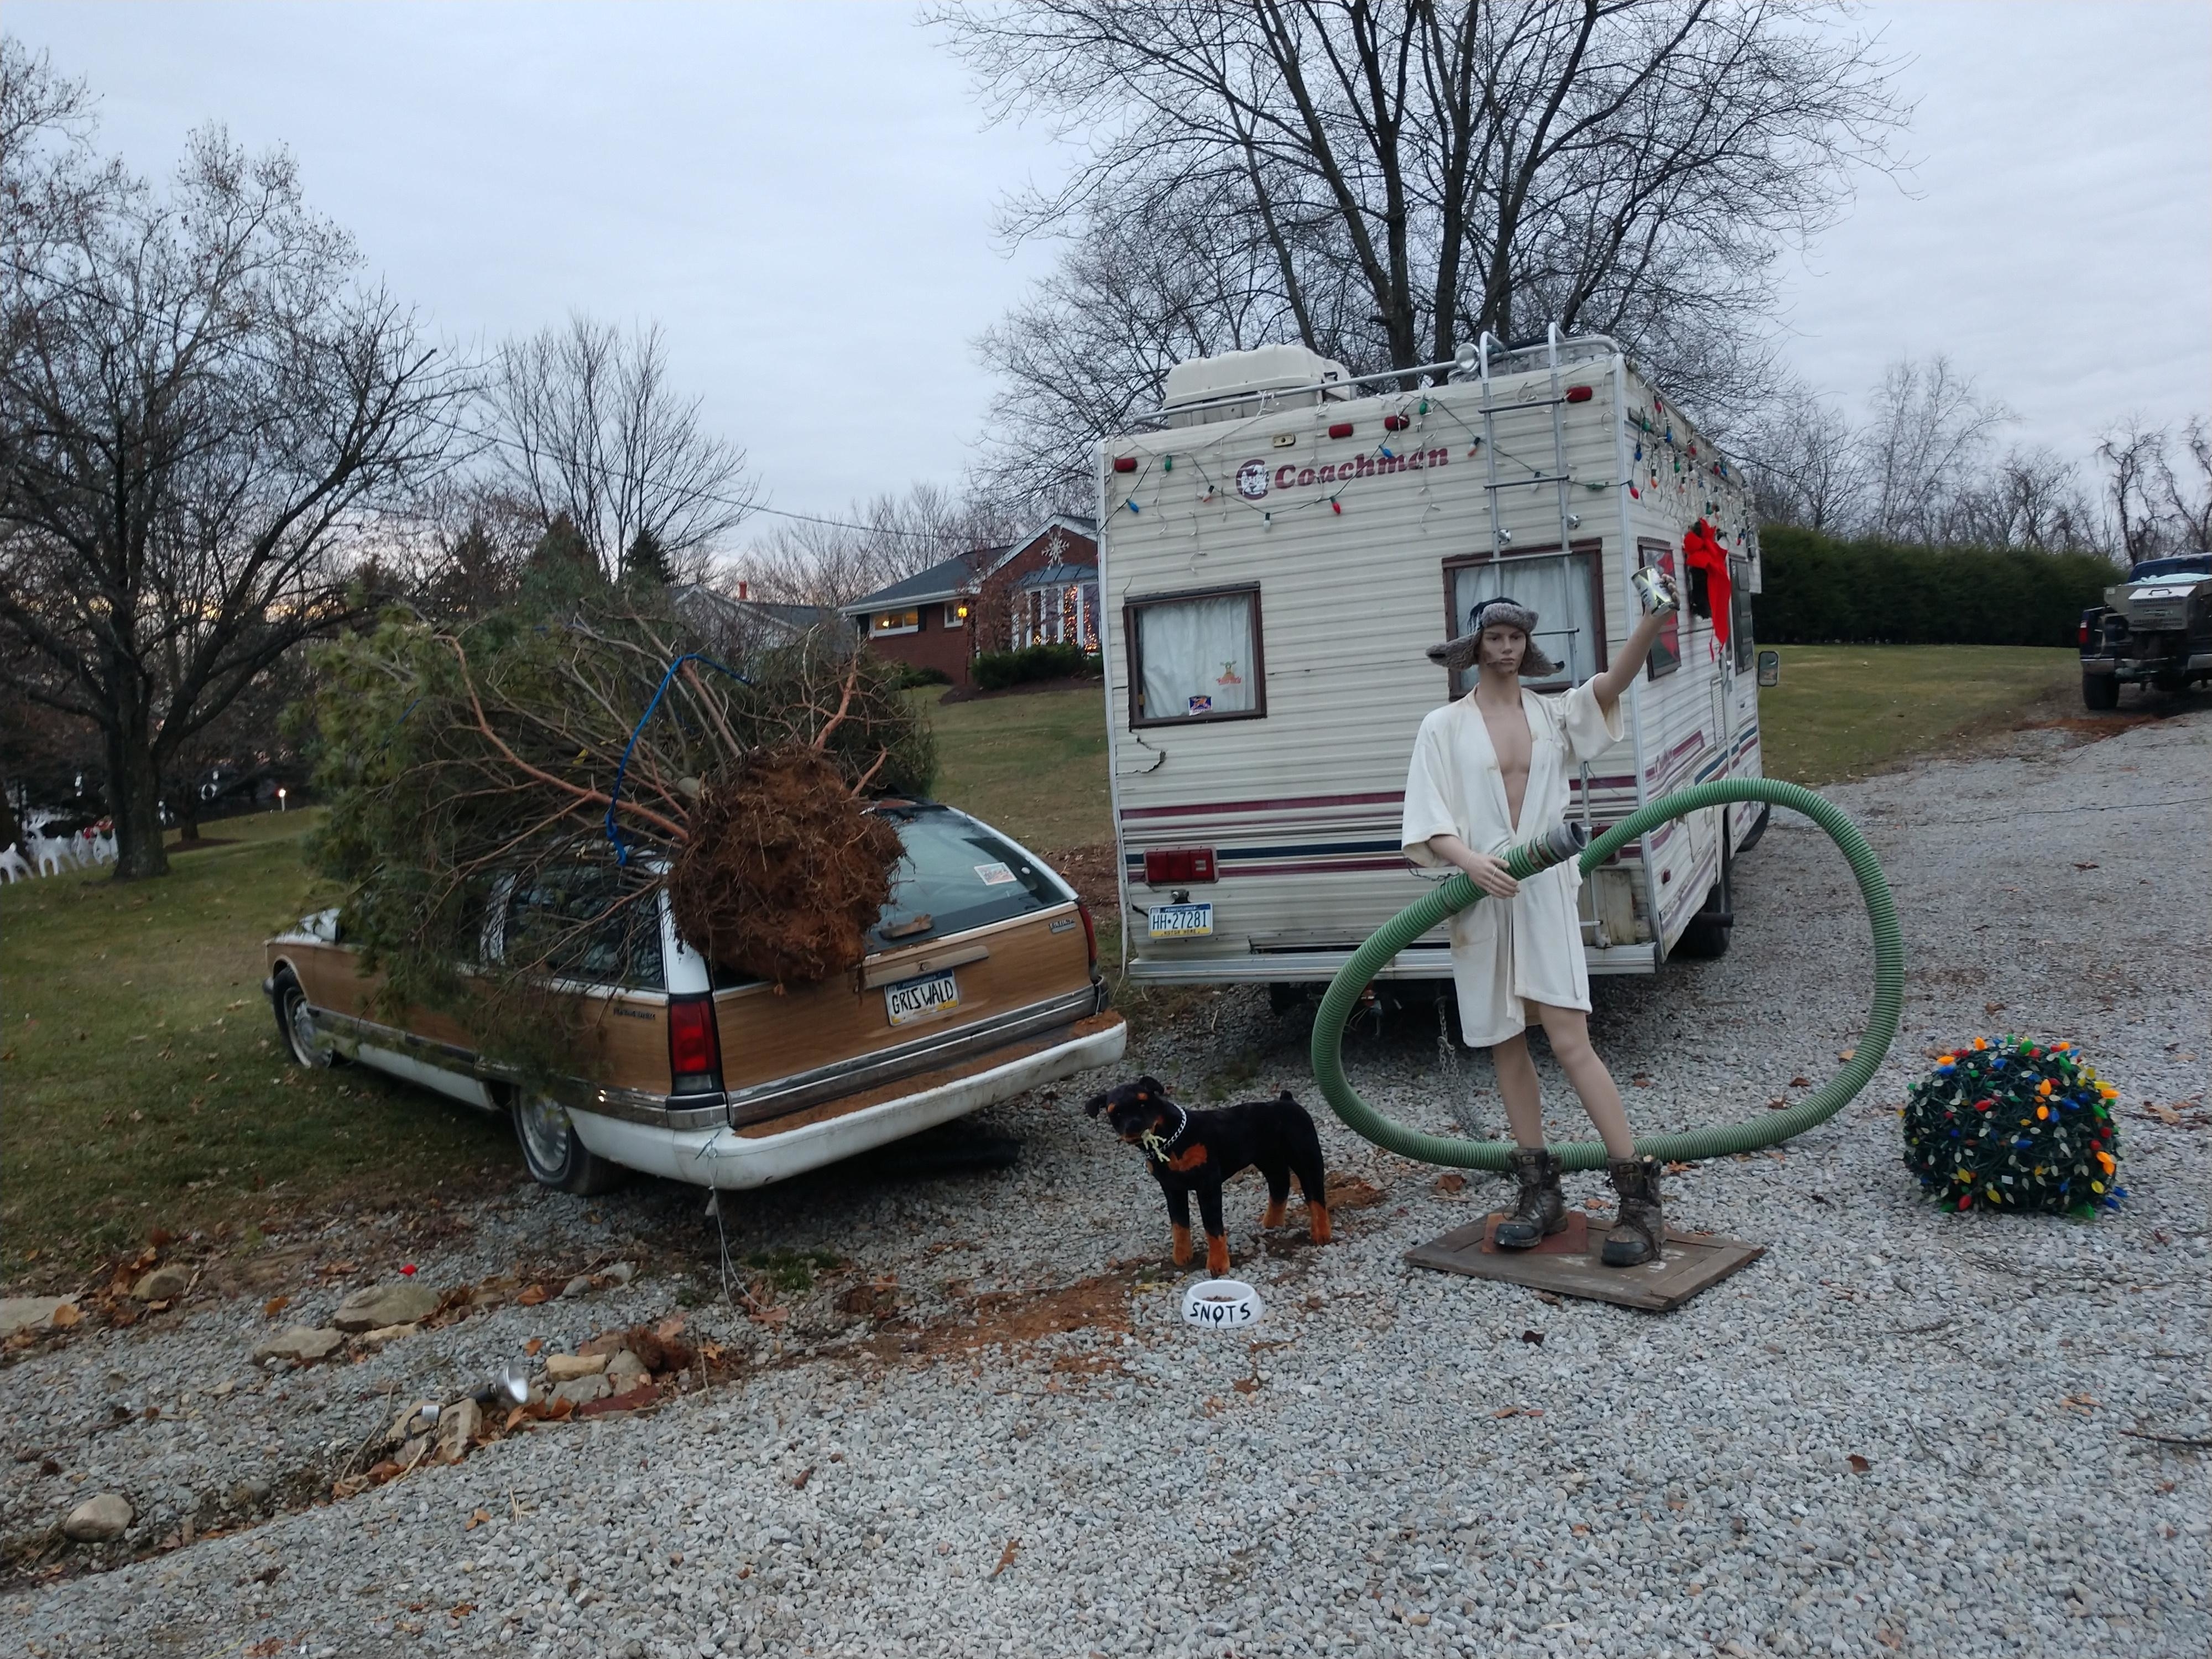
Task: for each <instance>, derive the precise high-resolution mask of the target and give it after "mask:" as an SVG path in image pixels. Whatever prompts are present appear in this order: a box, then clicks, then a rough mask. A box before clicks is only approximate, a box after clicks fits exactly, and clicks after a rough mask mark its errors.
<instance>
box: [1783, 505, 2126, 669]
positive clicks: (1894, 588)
mask: <svg viewBox="0 0 2212 1659" xmlns="http://www.w3.org/2000/svg"><path fill="white" fill-rule="evenodd" d="M1759 544H1760V550H1761V555H1762V557H1763V559H1764V561H1765V583H1764V590H1763V591H1762V592H1760V594H1759V598H1758V599H1756V600H1755V601H1754V602H1753V616H1754V617H1755V618H1756V623H1757V633H1758V636H1759V641H1760V642H1761V643H1762V644H1767V645H1819V644H1823V643H1826V642H1829V641H1849V642H1851V643H1854V644H1857V643H1867V642H1876V641H1879V642H1883V643H1887V644H1892V645H2071V644H2073V643H2074V640H2075V624H2076V623H2078V622H2080V620H2081V612H2082V611H2086V610H2087V609H2088V608H2089V607H2090V606H2092V605H2101V604H2103V603H2104V594H2105V589H2106V586H2109V585H2110V584H2112V583H2113V582H2116V581H2118V580H2119V579H2120V572H2119V569H2118V567H2117V566H2115V565H2113V564H2112V563H2111V562H2109V561H2107V560H2105V559H2103V558H2100V557H2099V556H2097V555H2095V554H2093V553H2028V552H2022V551H2019V550H2014V549H2005V548H1942V547H1908V546H1901V545H1899V544H1896V543H1893V542H1882V541H1870V540H1869V541H1848V542H1847V541H1840V540H1838V539H1837V538H1834V537H1832V536H1824V535H1822V534H1820V532H1817V531H1811V530H1796V529H1790V528H1786V527H1784V526H1774V527H1771V528H1770V529H1766V530H1763V531H1761V532H1759Z"/></svg>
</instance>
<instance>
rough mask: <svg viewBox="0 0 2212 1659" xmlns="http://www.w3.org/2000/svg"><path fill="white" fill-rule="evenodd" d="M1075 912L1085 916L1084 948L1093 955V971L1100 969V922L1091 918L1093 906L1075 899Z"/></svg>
mask: <svg viewBox="0 0 2212 1659" xmlns="http://www.w3.org/2000/svg"><path fill="white" fill-rule="evenodd" d="M1075 914H1076V915H1079V916H1081V917H1082V918H1083V948H1084V949H1085V951H1088V952H1089V953H1090V956H1091V972H1092V973H1094V974H1095V973H1097V971H1098V924H1097V922H1095V921H1092V920H1091V907H1090V906H1089V905H1087V904H1085V902H1083V901H1082V900H1081V899H1078V900H1076V901H1075Z"/></svg>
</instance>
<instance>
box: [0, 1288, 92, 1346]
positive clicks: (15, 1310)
mask: <svg viewBox="0 0 2212 1659" xmlns="http://www.w3.org/2000/svg"><path fill="white" fill-rule="evenodd" d="M59 1308H69V1309H71V1310H74V1309H75V1308H76V1297H73V1296H11V1297H5V1298H0V1340H4V1339H6V1338H8V1337H11V1336H13V1335H15V1333H16V1332H18V1331H34V1330H38V1329H40V1328H43V1327H45V1326H47V1325H50V1324H52V1322H53V1318H54V1312H55V1310H57V1309H59Z"/></svg>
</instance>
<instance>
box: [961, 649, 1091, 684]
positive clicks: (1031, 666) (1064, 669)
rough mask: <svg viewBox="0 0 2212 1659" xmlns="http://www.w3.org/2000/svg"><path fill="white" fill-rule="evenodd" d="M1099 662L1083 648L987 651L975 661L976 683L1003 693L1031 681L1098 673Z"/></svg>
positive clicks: (1070, 677) (1062, 678)
mask: <svg viewBox="0 0 2212 1659" xmlns="http://www.w3.org/2000/svg"><path fill="white" fill-rule="evenodd" d="M1097 671H1098V659H1097V658H1096V657H1092V656H1091V655H1088V654H1087V653H1085V651H1084V649H1083V647H1081V646H1079V645H1032V646H1030V647H1027V648H1026V649H1024V650H1021V651H986V652H984V653H982V654H981V656H979V657H977V658H976V659H975V666H974V673H975V684H977V685H979V686H981V688H982V689H983V690H986V691H1003V690H1006V688H1007V687H1008V686H1010V685H1021V684H1025V683H1027V682H1028V681H1030V680H1065V679H1073V678H1075V677H1076V676H1078V675H1079V674H1096V673H1097Z"/></svg>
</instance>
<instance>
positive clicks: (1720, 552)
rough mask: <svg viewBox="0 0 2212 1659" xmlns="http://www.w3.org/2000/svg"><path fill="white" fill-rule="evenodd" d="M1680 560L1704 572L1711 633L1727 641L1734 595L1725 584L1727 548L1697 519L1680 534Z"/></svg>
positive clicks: (1727, 572)
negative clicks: (1710, 615) (1687, 529)
mask: <svg viewBox="0 0 2212 1659" xmlns="http://www.w3.org/2000/svg"><path fill="white" fill-rule="evenodd" d="M1682 561H1683V562H1684V563H1685V564H1686V565H1687V566H1688V567H1689V568H1691V569H1692V570H1702V571H1704V572H1705V598H1706V599H1707V600H1708V601H1709V602H1710V604H1711V607H1712V613H1713V637H1714V638H1715V639H1717V640H1718V641H1720V642H1721V643H1722V644H1723V645H1726V644H1727V643H1728V642H1729V615H1730V612H1731V611H1733V610H1734V608H1735V607H1734V595H1733V592H1732V590H1731V589H1730V588H1729V562H1728V550H1726V549H1725V548H1723V546H1722V545H1721V544H1720V543H1719V542H1718V541H1717V539H1715V538H1714V536H1713V532H1712V527H1711V526H1709V525H1708V524H1706V522H1705V520H1703V519H1700V520H1698V521H1697V523H1695V524H1693V525H1692V526H1690V531H1689V533H1688V534H1687V535H1686V536H1684V537H1683V538H1682Z"/></svg>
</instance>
